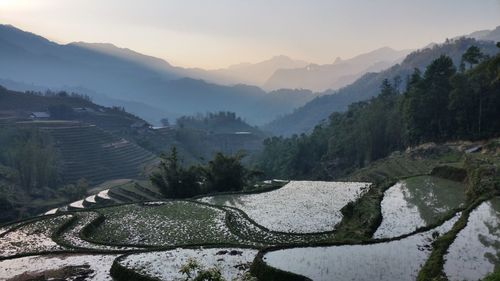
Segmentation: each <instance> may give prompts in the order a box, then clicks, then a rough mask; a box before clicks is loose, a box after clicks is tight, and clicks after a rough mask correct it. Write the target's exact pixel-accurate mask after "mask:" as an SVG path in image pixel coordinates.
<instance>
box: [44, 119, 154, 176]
mask: <svg viewBox="0 0 500 281" xmlns="http://www.w3.org/2000/svg"><path fill="white" fill-rule="evenodd" d="M40 126H43V123H42V125H40ZM42 129H44V130H47V131H48V132H49V133H50V134H51V135H52V137H53V138H54V140H55V142H56V146H57V148H58V150H59V152H60V155H61V159H62V161H63V163H64V166H63V169H62V175H64V181H65V182H76V181H78V180H79V179H81V178H85V179H86V180H87V181H88V182H90V183H91V184H97V183H101V182H104V181H106V180H111V179H117V178H138V177H139V176H140V172H141V169H142V168H143V166H145V165H148V164H150V163H152V162H154V161H156V157H155V156H154V155H153V154H152V153H150V152H148V151H146V150H144V149H143V148H141V147H139V146H137V145H136V144H134V143H131V142H129V141H127V140H125V139H121V138H119V137H116V136H114V135H112V134H110V133H108V132H106V131H104V130H102V129H100V128H98V127H96V126H93V125H82V124H78V123H76V124H72V125H71V126H68V125H64V124H63V125H60V126H47V127H42Z"/></svg>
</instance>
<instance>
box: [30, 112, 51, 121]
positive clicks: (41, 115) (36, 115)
mask: <svg viewBox="0 0 500 281" xmlns="http://www.w3.org/2000/svg"><path fill="white" fill-rule="evenodd" d="M30 118H31V119H35V120H46V119H49V118H50V113H48V112H45V111H36V112H31V114H30Z"/></svg>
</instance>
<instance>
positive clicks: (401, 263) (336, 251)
mask: <svg viewBox="0 0 500 281" xmlns="http://www.w3.org/2000/svg"><path fill="white" fill-rule="evenodd" d="M458 217H459V214H457V216H455V217H454V218H453V219H451V220H449V221H447V222H445V223H444V224H443V225H441V226H439V227H437V228H435V229H433V230H430V231H427V232H424V233H420V234H416V235H412V236H410V237H407V238H405V239H401V240H399V241H392V242H386V243H377V244H371V245H346V246H332V247H307V248H292V249H285V250H278V251H274V252H269V253H267V254H266V255H265V256H264V261H265V262H266V263H267V264H268V265H270V266H272V267H275V268H279V269H282V270H286V271H290V272H294V273H297V274H300V275H304V276H307V277H309V278H311V279H312V280H317V281H330V280H340V281H343V280H381V281H384V280H388V281H389V280H391V281H392V280H400V281H404V280H415V278H416V275H417V274H418V271H419V269H420V268H421V266H422V264H423V263H424V262H425V261H426V259H427V258H428V256H429V255H430V251H431V243H432V236H433V233H434V232H436V231H437V232H439V233H440V234H443V233H445V232H447V231H449V230H450V229H451V227H452V226H453V224H454V223H455V222H456V220H457V219H458Z"/></svg>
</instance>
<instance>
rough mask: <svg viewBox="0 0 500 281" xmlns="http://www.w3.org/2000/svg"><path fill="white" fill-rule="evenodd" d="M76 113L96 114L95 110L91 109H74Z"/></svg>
mask: <svg viewBox="0 0 500 281" xmlns="http://www.w3.org/2000/svg"><path fill="white" fill-rule="evenodd" d="M73 111H74V112H75V113H95V110H94V109H92V108H90V107H73Z"/></svg>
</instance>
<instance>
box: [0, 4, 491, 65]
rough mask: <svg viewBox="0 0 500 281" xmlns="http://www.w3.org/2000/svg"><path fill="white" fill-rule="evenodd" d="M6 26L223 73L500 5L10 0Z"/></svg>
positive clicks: (445, 31)
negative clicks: (243, 64) (112, 46)
mask: <svg viewBox="0 0 500 281" xmlns="http://www.w3.org/2000/svg"><path fill="white" fill-rule="evenodd" d="M0 23H3V24H11V25H14V26H16V27H18V28H21V29H23V30H26V31H30V32H33V33H36V34H39V35H41V36H44V37H46V38H48V39H50V40H53V41H55V42H58V43H61V44H66V43H70V42H74V41H85V42H92V43H96V42H105V43H113V44H115V45H117V46H119V47H126V48H130V49H132V50H135V51H138V52H140V53H144V54H148V55H152V56H156V57H160V58H163V59H165V60H167V61H168V62H170V63H171V64H173V65H177V66H182V67H200V68H205V69H216V68H223V67H227V66H228V65H232V64H237V63H241V62H258V61H262V60H265V59H268V58H270V57H272V56H275V55H287V56H290V57H292V58H296V59H302V60H306V61H309V62H312V63H318V64H325V63H332V62H333V61H334V60H335V58H336V57H342V58H344V59H345V58H350V57H353V56H355V55H358V54H361V53H365V52H369V51H371V50H374V49H377V48H380V47H384V46H389V47H392V48H394V49H415V48H419V47H423V46H425V45H427V44H429V43H431V42H443V41H444V39H445V38H452V37H454V36H458V35H463V34H467V33H470V32H473V31H477V30H482V29H493V28H495V27H496V26H498V25H500V0H418V1H415V0H343V1H340V0H136V1H132V0H0Z"/></svg>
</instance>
